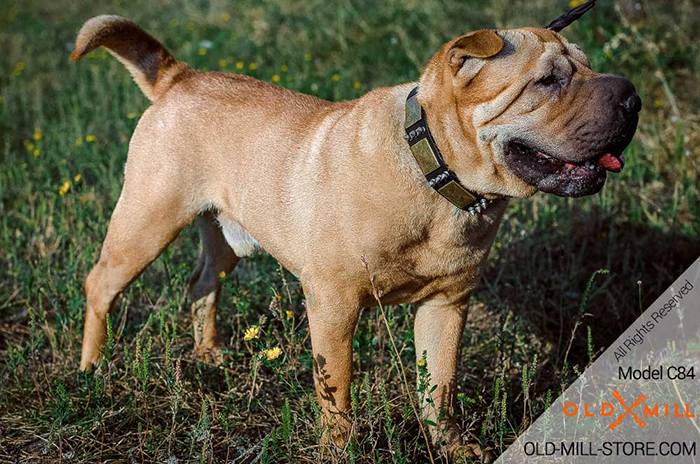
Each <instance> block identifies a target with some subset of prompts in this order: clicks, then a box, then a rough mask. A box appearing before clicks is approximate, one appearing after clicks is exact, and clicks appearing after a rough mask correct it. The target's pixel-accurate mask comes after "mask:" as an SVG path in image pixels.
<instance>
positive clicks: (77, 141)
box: [75, 137, 83, 147]
mask: <svg viewBox="0 0 700 464" xmlns="http://www.w3.org/2000/svg"><path fill="white" fill-rule="evenodd" d="M75 146H76V147H82V146H83V138H82V137H78V138H77V139H75Z"/></svg>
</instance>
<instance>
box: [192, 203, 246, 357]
mask: <svg viewBox="0 0 700 464" xmlns="http://www.w3.org/2000/svg"><path fill="white" fill-rule="evenodd" d="M196 223H197V227H199V236H200V238H201V240H202V253H201V254H200V256H199V262H198V264H197V268H196V269H195V270H194V271H193V272H192V274H191V275H190V278H189V293H190V297H191V298H192V301H193V303H192V327H193V329H194V341H195V350H196V352H197V354H198V355H199V356H200V357H203V358H205V359H208V360H211V361H215V362H216V361H220V358H221V355H220V352H219V346H218V340H217V331H216V306H217V304H218V302H219V296H220V294H221V275H222V273H223V274H224V275H225V274H228V273H229V272H231V271H232V270H233V268H234V267H236V264H237V263H238V261H239V259H240V258H239V257H238V256H236V254H235V253H234V252H233V250H232V249H231V247H230V246H229V245H228V243H227V242H226V239H225V238H224V235H223V233H222V231H221V229H220V227H219V225H218V224H216V219H215V217H214V214H213V213H211V212H206V213H203V214H201V215H200V216H198V217H197V220H196Z"/></svg>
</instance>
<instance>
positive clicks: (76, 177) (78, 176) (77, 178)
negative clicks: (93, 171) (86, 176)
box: [73, 173, 83, 183]
mask: <svg viewBox="0 0 700 464" xmlns="http://www.w3.org/2000/svg"><path fill="white" fill-rule="evenodd" d="M82 178H83V175H82V174H80V173H78V174H76V175H75V177H73V182H76V183H78V182H80V179H82Z"/></svg>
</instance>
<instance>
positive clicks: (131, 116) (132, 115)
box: [126, 113, 136, 119]
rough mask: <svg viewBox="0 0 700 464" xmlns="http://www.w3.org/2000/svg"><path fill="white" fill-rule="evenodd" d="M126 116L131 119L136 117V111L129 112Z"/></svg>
mask: <svg viewBox="0 0 700 464" xmlns="http://www.w3.org/2000/svg"><path fill="white" fill-rule="evenodd" d="M126 117H127V118H129V119H134V118H135V117H136V113H129V114H127V115H126Z"/></svg>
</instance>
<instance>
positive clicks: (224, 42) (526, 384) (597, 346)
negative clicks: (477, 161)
mask: <svg viewBox="0 0 700 464" xmlns="http://www.w3.org/2000/svg"><path fill="white" fill-rule="evenodd" d="M599 3H600V5H598V6H597V7H596V8H595V9H594V10H593V11H592V12H591V13H590V14H589V15H587V16H586V17H585V18H584V19H583V20H581V21H579V22H578V23H576V24H575V25H573V26H571V27H570V28H569V29H567V30H566V31H565V33H564V35H566V36H567V37H568V38H569V39H570V40H571V41H573V42H576V43H578V44H580V45H581V46H582V47H583V49H584V50H585V51H586V52H587V53H588V55H589V57H590V58H591V61H592V64H593V67H594V69H597V70H599V71H605V72H614V73H618V74H623V75H625V76H627V77H628V78H630V79H631V80H632V81H633V82H634V84H635V85H636V86H637V89H638V91H639V93H640V95H641V96H642V99H643V102H644V109H643V110H642V114H641V121H640V125H639V130H638V133H637V136H636V137H635V140H634V141H633V142H632V145H631V146H630V147H629V148H628V150H627V153H626V156H627V166H626V168H625V170H624V171H623V172H622V173H621V174H619V175H616V176H612V178H611V179H610V180H609V181H608V183H607V185H606V186H605V188H604V189H603V191H602V192H601V193H600V194H598V195H596V196H594V197H589V198H584V199H578V200H571V199H561V198H555V197H551V196H546V195H543V194H538V195H536V196H535V197H533V198H530V199H526V200H518V201H513V202H512V203H511V205H510V207H509V210H508V212H507V214H506V217H505V220H504V221H503V224H502V226H501V229H500V232H499V234H498V237H497V239H496V244H495V246H494V250H493V253H492V257H491V259H490V261H489V265H488V269H487V271H486V275H485V278H484V279H483V280H482V283H481V284H480V286H479V288H478V291H477V292H476V295H475V297H474V299H473V304H472V308H471V313H470V317H469V321H468V324H467V329H466V331H465V334H464V346H463V348H462V353H461V361H460V372H459V378H458V386H459V395H458V405H457V420H458V422H459V424H460V425H461V426H462V428H463V430H464V434H465V438H466V439H467V440H469V441H472V442H479V443H480V444H481V446H482V448H490V449H491V450H493V452H494V453H495V454H496V455H497V454H499V453H501V452H502V450H503V449H504V448H505V447H507V446H508V444H509V443H511V442H512V441H513V439H514V438H515V437H516V436H517V435H518V434H519V433H521V432H522V431H523V430H524V429H525V428H526V427H527V426H528V424H529V423H531V421H532V420H533V419H534V418H536V417H537V415H538V414H539V413H541V412H542V411H543V409H544V408H545V407H546V405H547V404H549V403H551V402H552V401H553V400H554V399H555V398H556V397H557V396H558V394H559V393H560V392H561V390H562V388H564V387H565V386H566V385H567V384H568V383H569V382H571V380H572V379H574V378H575V377H576V375H577V373H578V372H580V371H581V370H582V369H584V368H585V367H586V365H587V364H588V363H589V362H590V361H591V360H592V359H594V358H595V357H596V356H597V354H599V353H600V351H601V350H602V349H604V348H605V347H607V346H608V345H609V344H610V343H611V342H612V341H613V340H614V339H615V338H616V336H617V334H619V333H621V332H622V330H623V329H624V328H626V327H627V326H628V325H629V324H630V323H631V322H632V321H633V320H634V318H635V317H636V315H638V314H639V313H640V312H641V310H642V309H645V308H646V306H647V305H648V304H649V303H651V302H652V301H653V300H654V299H655V298H656V296H657V295H658V294H659V293H660V292H661V291H662V290H664V289H665V288H666V286H667V285H668V284H670V283H671V282H672V281H673V280H674V278H675V277H676V276H678V275H679V274H680V273H681V272H682V271H683V270H684V269H685V268H686V267H687V266H688V265H689V264H690V263H691V262H692V261H693V260H694V259H695V258H697V257H698V256H699V255H700V243H699V240H698V232H699V230H700V206H699V205H700V197H699V195H700V189H699V184H700V182H699V180H698V170H699V169H698V168H699V165H700V160H699V156H700V127H699V126H700V94H699V92H698V78H697V76H698V73H700V42H699V40H698V35H697V34H698V32H697V31H698V30H700V24H699V22H700V6H699V5H698V4H697V3H696V2H693V1H691V0H679V1H675V2H664V1H641V2H634V1H605V0H601V1H600V2H599ZM567 7H569V5H568V4H567V3H566V2H562V1H546V2H545V1H543V0H535V1H523V0H518V1H513V0H494V1H491V2H479V1H475V0H469V1H460V2H450V1H439V0H424V1H417V0H404V1H398V0H392V1H388V2H371V1H369V0H343V1H338V2H323V1H320V0H312V1H304V2H298V1H291V0H276V1H265V2H254V1H250V0H241V1H236V2H228V1H218V0H210V1H205V0H198V1H192V2H186V1H184V0H158V1H152V2H128V1H119V0H115V1H112V2H109V1H104V0H98V1H91V2H88V1H67V0H54V1H52V2H43V1H36V0H27V1H23V2H8V1H7V0H5V1H4V2H3V3H2V6H0V50H1V51H2V53H0V157H1V160H2V169H0V378H1V379H2V381H1V384H0V462H45V461H50V462H71V463H72V462H170V463H175V462H202V463H207V462H251V463H252V462H260V463H281V462H327V461H330V460H332V459H337V460H340V461H348V462H358V463H359V462H387V463H389V462H395V463H418V462H429V459H430V458H429V455H428V452H427V450H426V444H425V442H424V441H423V439H422V438H421V436H420V434H419V432H418V430H419V424H418V422H417V421H416V419H415V417H414V416H413V414H412V411H411V409H410V402H409V401H408V398H407V396H406V395H408V394H410V395H421V394H424V392H423V393H421V392H420V391H418V392H417V391H416V387H415V384H414V383H413V381H412V380H411V381H410V391H406V389H405V388H404V386H403V384H402V382H401V381H400V376H399V375H398V365H399V362H402V363H403V364H404V365H405V366H406V369H407V370H408V373H409V375H410V376H412V375H414V374H415V373H416V370H417V368H416V360H415V352H414V348H413V343H412V337H413V331H412V319H413V318H412V307H410V306H398V307H391V308H388V311H387V316H388V323H389V326H390V327H391V330H392V332H393V334H394V337H395V338H396V340H397V344H398V349H399V351H400V359H398V358H397V357H396V356H394V355H393V351H392V349H391V347H390V346H389V344H388V343H389V341H388V337H387V332H386V328H385V327H384V326H383V323H382V320H381V318H380V314H379V312H378V311H377V310H376V309H374V308H368V309H366V310H364V311H363V315H362V318H361V321H360V324H359V327H358V330H357V333H356V335H355V339H354V345H355V368H356V377H355V381H354V384H353V413H352V415H353V421H354V433H353V438H352V440H351V443H350V446H349V447H348V448H347V449H346V450H344V451H340V450H334V449H327V448H323V447H320V446H319V445H318V435H319V433H320V432H319V430H318V428H316V427H315V424H316V422H317V418H318V413H319V411H318V406H317V404H316V402H315V398H314V395H313V386H312V361H311V357H310V350H311V347H310V340H309V337H308V329H307V324H306V320H305V314H304V311H305V310H304V302H303V298H302V294H301V290H300V286H299V284H298V282H297V281H296V280H295V279H294V278H293V277H292V276H291V275H289V273H287V272H286V271H284V270H283V269H281V268H280V267H279V265H278V264H277V263H276V261H275V260H274V259H273V258H271V257H269V256H266V255H258V256H256V257H253V258H251V259H247V260H244V262H242V263H241V264H240V265H239V267H238V268H237V269H236V271H235V272H234V273H233V274H232V275H231V276H230V277H228V278H227V279H226V280H225V283H224V292H223V296H222V301H221V305H220V312H219V318H218V320H219V327H220V330H221V333H222V336H223V340H224V342H225V346H226V348H227V351H226V355H225V361H224V363H223V365H221V366H212V365H209V364H206V363H203V362H200V361H198V360H197V359H195V357H194V356H193V354H192V347H193V335H192V329H191V320H190V316H189V304H190V302H189V301H188V300H187V296H186V291H185V280H186V278H187V276H188V273H189V272H190V270H191V269H192V268H193V266H194V263H195V260H196V256H197V253H198V240H197V237H196V231H195V230H194V229H193V228H190V229H187V230H186V231H185V232H184V233H183V234H182V235H181V236H180V238H179V239H178V240H177V241H176V242H175V243H174V244H173V245H172V246H171V247H170V248H169V250H168V251H167V252H166V253H165V254H164V255H163V256H162V257H161V258H159V259H158V260H157V262H156V263H155V264H154V265H153V266H151V267H150V268H149V269H148V270H147V271H146V272H145V273H144V274H143V275H142V276H141V278H140V279H139V280H138V281H137V282H135V283H134V284H133V285H132V286H131V287H130V288H129V289H128V290H127V291H126V292H125V294H124V296H123V299H122V302H121V304H120V306H119V309H118V311H117V312H116V313H115V314H114V315H113V317H112V327H113V330H112V334H113V337H112V338H111V342H110V346H109V349H108V354H107V358H106V361H105V362H104V363H103V365H102V366H101V368H100V369H99V370H98V371H97V373H94V374H80V373H79V372H78V370H77V367H78V361H79V354H80V353H79V352H80V340H81V335H82V319H83V311H84V309H83V308H84V292H83V281H84V279H85V277H86V275H87V273H88V271H89V269H90V267H91V266H92V265H93V264H94V263H95V262H96V260H97V256H98V253H99V250H100V246H101V242H102V239H103V237H104V234H105V231H106V227H107V223H108V220H109V216H110V213H111V211H112V208H113V207H114V205H115V203H116V200H117V198H118V196H119V193H120V189H121V184H122V180H123V165H124V161H125V158H126V153H127V145H128V141H129V138H130V134H131V133H132V131H133V129H134V127H135V126H136V124H137V121H138V119H139V115H140V114H141V113H142V112H143V111H144V110H145V108H147V106H148V105H147V100H146V98H145V97H144V96H143V95H142V94H141V93H140V91H139V89H138V88H137V86H136V85H135V84H134V83H133V82H132V81H131V78H130V76H129V75H128V73H127V72H126V70H125V69H124V68H123V66H122V65H121V64H119V63H118V62H117V61H116V60H115V59H113V58H111V57H110V56H108V54H107V53H106V52H105V51H104V50H98V51H95V52H93V53H92V54H90V55H89V56H88V57H87V58H86V59H85V60H83V61H81V62H80V63H77V64H69V63H68V55H69V53H70V51H71V47H72V43H73V40H74V38H75V35H76V33H77V31H78V29H79V27H80V26H81V24H82V23H83V22H84V21H85V20H86V19H88V18H90V17H92V16H94V15H97V14H103V13H112V14H119V15H123V16H126V17H129V18H131V19H133V20H135V21H136V22H137V23H139V24H140V25H141V26H143V27H144V28H145V29H146V30H147V31H149V32H151V33H152V34H153V35H154V36H155V37H157V38H158V39H160V40H161V41H162V42H163V43H164V44H165V45H166V46H167V47H168V48H169V49H170V50H171V52H173V54H174V55H175V56H176V57H177V58H178V59H180V60H184V61H187V62H188V63H189V64H190V65H191V66H193V67H196V68H200V69H210V70H220V69H221V70H225V71H230V72H239V73H245V74H249V75H252V76H255V77H257V78H260V79H263V80H267V81H271V82H275V83H278V84H279V85H283V86H285V87H288V88H290V89H293V90H298V91H302V92H306V93H310V94H313V95H317V96H319V97H322V98H327V99H331V100H346V99H352V98H356V97H359V96H360V95H362V94H363V93H365V92H366V91H368V90H369V89H372V88H374V87H377V86H385V85H393V84H397V83H402V82H406V81H409V80H414V79H416V78H417V77H418V76H419V73H420V69H421V66H423V65H424V64H425V63H426V62H427V60H428V59H429V58H430V56H431V55H432V53H434V52H435V51H437V49H438V48H439V46H440V45H441V44H442V43H443V42H445V41H447V40H449V39H450V38H452V37H455V36H457V35H459V34H462V33H465V32H467V31H469V30H473V29H478V28H484V27H519V26H532V25H543V24H546V23H547V22H549V20H551V19H553V18H554V17H555V16H557V15H558V14H560V13H561V12H562V11H563V10H564V9H566V8H567ZM212 123H213V124H215V123H216V122H215V121H212ZM600 269H605V270H607V271H605V272H601V273H598V274H594V273H595V272H596V271H597V270H600ZM594 275H595V278H594V279H593V280H592V283H591V285H590V288H589V290H588V291H586V287H587V283H588V282H589V281H590V279H591V278H592V276H594ZM253 325H255V326H259V327H260V328H261V332H260V336H259V338H258V339H256V340H253V341H252V342H245V341H244V339H243V334H244V332H245V330H246V329H247V328H248V327H250V326H253ZM273 347H280V348H281V350H282V352H283V354H282V355H281V356H280V357H278V358H277V359H275V360H267V359H266V358H261V353H262V352H263V350H265V349H269V348H273ZM418 390H420V388H419V389H418ZM435 456H436V460H439V458H438V457H437V454H435Z"/></svg>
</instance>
